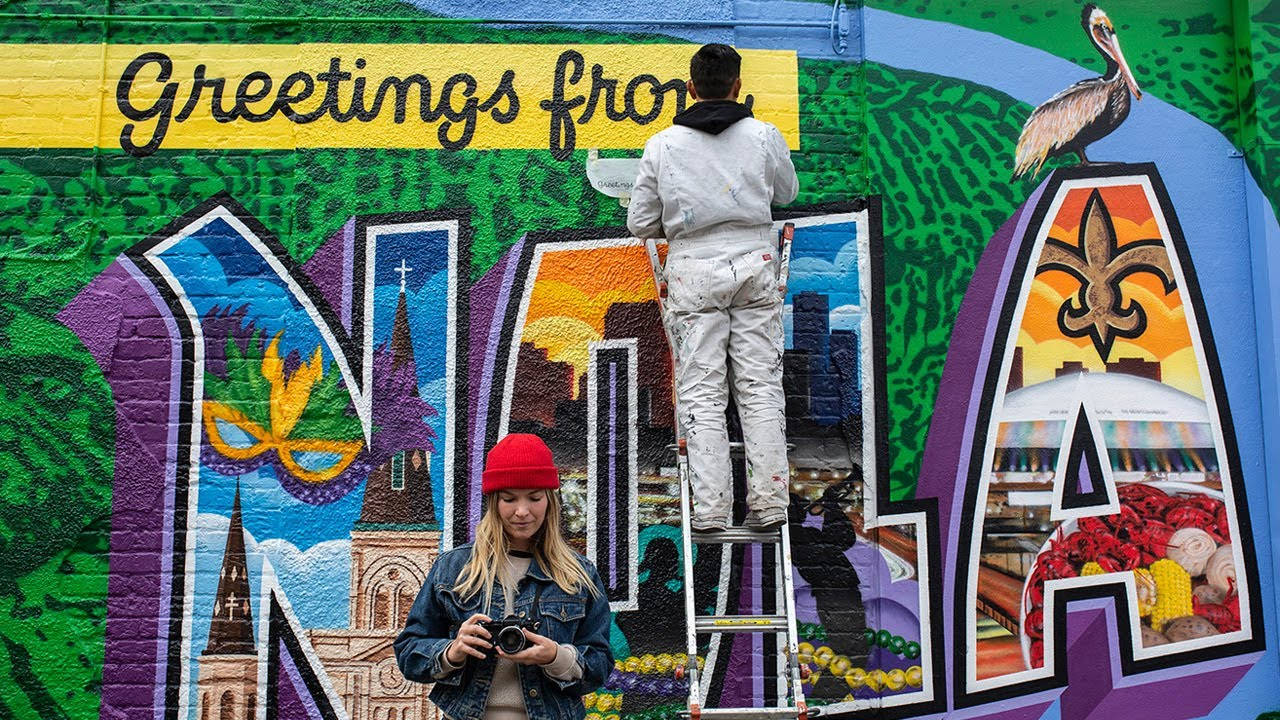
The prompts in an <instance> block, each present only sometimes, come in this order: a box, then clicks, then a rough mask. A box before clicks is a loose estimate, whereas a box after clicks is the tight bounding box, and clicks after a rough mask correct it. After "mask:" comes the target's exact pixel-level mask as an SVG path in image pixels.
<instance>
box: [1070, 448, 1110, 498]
mask: <svg viewBox="0 0 1280 720" xmlns="http://www.w3.org/2000/svg"><path fill="white" fill-rule="evenodd" d="M1085 452H1088V450H1086V451H1085ZM1099 459H1100V460H1101V461H1102V462H1106V456H1105V455H1104V456H1102V457H1101V458H1099ZM1076 492H1077V493H1079V494H1081V495H1088V494H1089V493H1091V492H1093V474H1092V473H1090V472H1089V463H1088V461H1087V459H1086V458H1080V472H1079V473H1078V474H1077V475H1076Z"/></svg>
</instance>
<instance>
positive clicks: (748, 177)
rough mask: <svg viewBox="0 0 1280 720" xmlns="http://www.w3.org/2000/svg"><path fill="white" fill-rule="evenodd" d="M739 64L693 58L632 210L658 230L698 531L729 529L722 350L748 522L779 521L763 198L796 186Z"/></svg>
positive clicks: (771, 283)
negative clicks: (684, 96) (740, 447)
mask: <svg viewBox="0 0 1280 720" xmlns="http://www.w3.org/2000/svg"><path fill="white" fill-rule="evenodd" d="M741 66H742V58H741V56H739V55H738V53H737V51H735V50H734V49H733V48H731V47H729V46H727V45H720V44H710V45H704V46H703V47H702V48H700V49H699V50H698V52H697V53H695V54H694V56H693V58H692V60H691V61H690V62H689V82H688V89H689V96H690V97H691V98H693V99H694V100H695V103H694V105H693V106H692V107H690V108H689V109H687V110H685V111H684V112H682V113H680V114H678V115H676V117H675V120H674V123H675V124H674V125H673V126H672V127H670V128H668V129H666V130H663V131H662V132H660V133H658V134H657V135H654V136H653V137H652V138H650V139H649V141H648V142H647V143H646V144H645V148H644V155H643V157H642V158H641V160H640V173H639V176H638V177H637V178H636V185H635V189H634V190H633V191H632V195H631V203H630V206H629V209H628V211H627V227H628V228H630V230H631V232H632V233H634V234H635V235H636V236H638V237H666V238H667V242H668V243H669V245H668V254H667V262H666V276H667V277H668V278H669V283H670V285H669V290H668V292H669V296H668V299H667V302H666V313H667V317H666V318H665V320H666V323H667V325H668V327H669V328H670V332H671V336H672V344H673V347H672V352H673V356H674V359H675V378H676V396H677V398H678V403H679V408H678V411H679V416H680V424H681V426H682V427H683V428H684V432H685V434H686V437H687V439H688V448H689V466H690V469H691V470H692V474H693V519H692V526H693V529H694V530H695V531H699V532H708V531H717V530H723V529H724V528H725V527H727V525H728V523H729V515H730V509H731V507H732V490H731V484H730V479H731V475H730V464H729V438H728V433H727V430H726V427H725V408H726V406H727V404H728V377H727V369H726V367H725V358H726V354H727V356H728V360H729V361H730V362H732V363H733V374H734V383H733V384H734V399H735V401H736V403H737V406H738V413H739V416H740V417H741V420H742V434H743V440H744V442H745V445H746V452H747V478H748V479H747V506H748V507H749V512H748V514H747V521H746V522H747V524H748V525H749V526H751V527H754V528H760V529H764V528H776V527H778V526H780V525H782V524H783V523H784V522H786V519H787V478H788V470H787V453H786V437H785V434H786V428H785V423H786V420H785V416H784V396H783V392H782V345H783V338H782V299H783V298H782V293H781V292H780V290H779V283H778V263H779V258H778V256H777V239H776V237H775V234H774V233H773V232H772V231H771V227H772V220H773V218H772V214H771V213H770V210H769V208H770V206H771V205H773V204H785V203H789V202H791V201H792V200H794V199H795V197H796V193H797V192H798V190H799V182H798V180H797V178H796V171H795V168H794V167H793V166H792V164H791V152H790V150H788V149H787V143H786V141H785V140H783V138H782V134H781V133H780V132H779V131H778V129H777V128H776V127H774V126H773V125H771V124H769V123H766V122H761V121H759V120H756V119H755V118H754V117H752V115H751V109H750V108H748V107H747V106H745V105H743V104H741V103H739V102H738V101H737V98H738V93H739V92H740V91H741V89H742V78H741V77H740V69H741Z"/></svg>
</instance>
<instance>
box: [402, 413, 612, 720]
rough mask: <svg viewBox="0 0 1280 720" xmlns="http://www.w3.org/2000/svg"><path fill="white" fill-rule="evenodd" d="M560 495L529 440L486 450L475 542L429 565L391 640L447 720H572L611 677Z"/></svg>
mask: <svg viewBox="0 0 1280 720" xmlns="http://www.w3.org/2000/svg"><path fill="white" fill-rule="evenodd" d="M559 488H560V475H559V472H558V471H557V470H556V467H555V464H554V463H553V462H552V459H551V451H550V450H549V449H548V448H547V446H546V444H544V443H543V442H542V440H541V439H539V438H538V437H537V436H536V435H526V434H518V433H517V434H511V435H507V436H506V437H504V438H503V439H502V440H500V441H499V442H498V443H497V444H496V445H494V446H493V449H492V450H490V451H489V454H488V456H487V458H486V460H485V469H484V475H483V480H482V489H483V491H484V497H485V510H484V515H483V517H482V518H481V520H480V524H479V526H477V528H476V533H475V542H473V543H470V544H467V545H462V546H460V547H457V548H454V549H453V550H450V551H449V552H447V553H444V554H443V555H441V556H440V557H439V558H438V559H437V560H436V562H435V564H434V565H432V567H431V570H430V572H429V573H428V574H427V579H426V582H425V583H424V584H423V586H422V590H421V591H420V592H419V593H418V597H417V599H416V600H415V601H414V603H413V608H412V609H411V610H410V611H409V618H408V621H407V623H406V626H405V628H404V630H403V631H401V633H400V635H399V637H397V638H396V641H395V653H396V660H397V662H398V663H399V665H400V671H401V672H403V673H404V676H405V677H406V678H408V679H410V680H415V681H417V682H427V683H435V687H433V688H432V690H431V701H432V702H434V703H435V704H436V705H437V706H438V707H439V708H440V709H441V710H442V711H443V712H444V714H445V716H446V717H447V718H449V720H580V719H581V718H582V717H584V716H585V714H586V709H585V708H584V706H583V704H582V695H584V694H586V693H589V692H591V691H593V690H595V689H596V688H598V687H600V685H601V684H603V682H604V679H605V677H606V676H607V675H608V674H609V671H610V670H611V669H612V668H613V654H612V653H611V652H610V649H609V639H608V638H609V622H610V621H609V600H608V598H607V597H606V596H605V589H604V584H603V583H602V582H601V580H600V576H599V574H598V573H597V572H596V569H595V567H594V566H592V565H591V563H590V562H588V561H587V560H586V559H585V558H583V557H582V556H581V555H578V554H577V553H575V552H574V551H573V549H572V548H570V547H569V544H568V543H567V542H565V539H564V535H563V534H562V532H561V529H560V497H559V493H558V492H556V491H557V490H558V489H559ZM495 618H501V619H500V620H497V619H495Z"/></svg>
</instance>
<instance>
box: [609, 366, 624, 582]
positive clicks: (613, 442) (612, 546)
mask: <svg viewBox="0 0 1280 720" xmlns="http://www.w3.org/2000/svg"><path fill="white" fill-rule="evenodd" d="M617 508H618V364H617V363H609V510H610V512H609V555H610V558H609V587H612V588H616V587H618V565H619V563H620V561H621V558H620V557H618V513H617Z"/></svg>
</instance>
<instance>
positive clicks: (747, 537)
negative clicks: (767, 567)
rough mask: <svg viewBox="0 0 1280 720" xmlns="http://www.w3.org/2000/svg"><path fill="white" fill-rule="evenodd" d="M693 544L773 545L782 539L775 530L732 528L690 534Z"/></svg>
mask: <svg viewBox="0 0 1280 720" xmlns="http://www.w3.org/2000/svg"><path fill="white" fill-rule="evenodd" d="M692 538H693V542H694V543H697V544H699V545H712V544H716V543H761V544H765V545H768V544H773V543H776V542H778V541H780V540H781V539H782V535H781V534H780V533H779V532H778V531H777V530H753V529H751V528H749V527H743V526H737V525H735V526H733V527H730V528H728V529H725V530H722V531H720V532H696V533H693V534H692Z"/></svg>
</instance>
